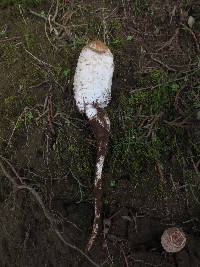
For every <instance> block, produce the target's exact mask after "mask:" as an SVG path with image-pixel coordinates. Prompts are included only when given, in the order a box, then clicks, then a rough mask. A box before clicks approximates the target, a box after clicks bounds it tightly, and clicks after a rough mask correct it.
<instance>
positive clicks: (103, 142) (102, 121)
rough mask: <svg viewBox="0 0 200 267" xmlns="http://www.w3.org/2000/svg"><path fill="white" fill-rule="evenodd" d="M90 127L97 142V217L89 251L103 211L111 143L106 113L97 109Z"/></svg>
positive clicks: (95, 187) (95, 186) (88, 247)
mask: <svg viewBox="0 0 200 267" xmlns="http://www.w3.org/2000/svg"><path fill="white" fill-rule="evenodd" d="M90 125H91V128H92V131H93V133H94V136H95V138H96V140H97V159H96V172H95V185H94V195H95V215H94V222H93V230H92V234H91V237H90V239H89V241H88V245H87V250H88V251H89V250H90V249H91V248H92V246H93V244H94V241H95V239H96V237H97V233H98V229H99V223H100V217H101V209H102V170H103V165H104V161H105V156H106V152H107V147H108V141H109V132H110V120H109V117H108V115H107V114H106V113H105V111H103V110H102V109H97V115H96V116H95V117H94V118H93V119H91V120H90Z"/></svg>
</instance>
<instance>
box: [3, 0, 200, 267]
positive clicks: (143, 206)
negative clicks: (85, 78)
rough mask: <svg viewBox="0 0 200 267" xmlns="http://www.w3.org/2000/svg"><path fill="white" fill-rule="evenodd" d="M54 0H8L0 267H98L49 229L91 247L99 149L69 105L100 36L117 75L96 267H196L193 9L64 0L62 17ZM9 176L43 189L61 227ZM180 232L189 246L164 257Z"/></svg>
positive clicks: (198, 98)
mask: <svg viewBox="0 0 200 267" xmlns="http://www.w3.org/2000/svg"><path fill="white" fill-rule="evenodd" d="M33 2H34V1H33ZM52 3H53V4H52V7H51V9H50V5H49V3H46V2H45V1H43V2H41V3H37V4H35V5H32V6H29V7H27V6H24V5H13V6H10V5H6V4H5V3H4V5H3V6H2V5H1V4H0V80H1V84H0V103H1V106H0V151H1V155H0V163H1V164H2V165H3V166H4V169H5V170H6V172H5V171H3V169H1V170H0V178H1V182H0V221H1V223H0V266H2V267H11V266H13V267H17V266H20V267H32V266H33V267H35V266H38V267H40V266H41V267H44V266H46V267H64V266H73V267H74V266H78V267H79V266H94V264H93V263H91V262H90V261H88V259H87V258H86V257H85V256H83V255H82V254H81V253H80V251H79V252H78V251H76V250H75V249H72V248H69V246H67V245H66V244H64V242H62V240H61V239H60V238H59V237H58V236H57V235H56V232H55V229H57V230H58V231H59V233H61V235H62V236H63V237H64V238H65V240H66V241H67V242H69V243H70V244H73V245H75V246H77V247H78V248H80V249H81V250H82V251H85V249H86V245H87V242H88V238H89V237H90V234H91V230H92V225H93V220H94V203H93V200H94V189H93V187H94V174H95V162H96V141H95V137H94V135H93V133H92V130H91V127H90V124H89V122H88V121H87V119H86V117H84V116H83V115H82V114H79V113H78V110H77V109H76V107H75V101H74V98H73V75H74V70H75V67H76V62H77V59H78V55H79V53H80V51H81V49H82V47H83V46H84V45H85V44H86V43H87V41H89V40H93V39H97V38H98V39H101V40H104V41H105V42H106V43H107V45H108V46H109V48H110V49H111V51H112V53H113V55H114V59H115V71H114V78H113V86H112V102H111V105H110V107H109V108H108V109H107V112H108V115H109V118H110V121H111V131H110V140H109V145H108V153H107V156H106V162H105V166H104V170H103V199H102V209H103V210H102V218H101V229H100V231H99V235H98V238H97V240H96V241H95V244H94V247H93V248H92V250H91V251H90V253H89V257H91V259H92V260H93V261H94V262H95V263H96V264H99V266H116V267H118V266H120V267H121V266H126V267H128V266H134V267H143V266H166V267H170V266H173V267H174V266H175V267H186V266H188V267H190V266H191V267H198V266H200V221H199V220H200V210H199V207H200V199H199V191H200V188H199V185H200V183H199V181H200V161H199V144H200V131H199V129H200V126H199V125H200V124H199V118H200V117H199V114H200V91H199V82H200V71H199V44H200V20H199V18H200V16H199V14H200V13H199V12H200V11H199V10H200V6H199V3H198V1H173V0H164V1H142V0H141V1H75V0H74V1H64V0H63V1H58V3H59V5H58V11H57V13H56V1H52ZM29 8H30V9H31V10H32V11H34V12H36V13H33V12H30V10H29ZM48 12H49V13H48ZM49 14H50V15H52V16H50V18H53V15H55V18H54V21H53V20H52V21H51V22H52V23H51V24H49V23H46V26H45V20H44V18H43V16H44V15H45V16H48V15H49ZM189 16H194V17H195V24H194V26H193V28H190V27H189V26H188V24H187V21H188V17H189ZM55 21H56V23H55ZM62 25H64V27H62ZM99 134H100V133H99ZM6 159H7V160H6ZM9 163H10V165H9ZM9 176H12V177H15V179H16V181H18V182H19V181H20V183H21V182H22V183H23V184H26V185H28V186H30V187H31V188H33V189H34V190H35V192H37V194H38V195H39V196H40V197H41V199H42V201H43V203H44V206H45V208H46V209H47V210H48V211H49V212H50V214H51V216H52V217H54V218H56V228H55V225H54V224H51V223H50V221H49V220H48V218H47V217H46V216H45V213H44V210H43V209H42V208H41V205H40V203H39V202H38V199H37V198H35V196H34V195H33V194H31V193H30V192H28V191H25V190H16V188H15V187H13V185H12V183H11V182H10V180H9ZM174 226H176V227H181V228H182V230H183V231H184V233H185V234H186V236H187V243H186V246H185V248H184V249H183V250H182V251H181V252H178V253H175V254H170V253H166V252H165V251H164V249H163V248H162V246H161V242H160V239H161V235H162V233H163V231H164V230H165V229H167V228H169V227H174ZM96 266H98V265H96Z"/></svg>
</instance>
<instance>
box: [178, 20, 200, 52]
mask: <svg viewBox="0 0 200 267" xmlns="http://www.w3.org/2000/svg"><path fill="white" fill-rule="evenodd" d="M181 25H182V26H183V28H184V29H186V30H187V31H188V32H189V33H190V34H191V35H192V37H193V39H194V42H195V45H196V49H197V52H198V53H200V46H199V41H198V40H197V37H196V35H195V33H194V32H193V31H192V30H191V29H190V28H189V27H188V26H186V25H185V24H183V23H181Z"/></svg>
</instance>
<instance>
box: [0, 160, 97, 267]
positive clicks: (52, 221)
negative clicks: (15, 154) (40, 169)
mask: <svg viewBox="0 0 200 267" xmlns="http://www.w3.org/2000/svg"><path fill="white" fill-rule="evenodd" d="M0 157H1V158H2V159H3V158H4V157H3V156H1V155H0ZM6 162H8V161H7V160H6ZM9 166H10V164H9ZM0 167H1V170H2V172H3V174H4V175H5V176H6V178H7V179H8V180H9V181H10V183H11V184H12V185H13V187H14V189H17V190H23V189H25V190H28V191H29V192H30V193H31V194H32V196H34V198H35V200H36V201H37V202H38V203H39V205H40V207H41V208H42V210H43V213H44V215H45V217H46V218H47V220H48V221H49V223H50V225H51V226H52V229H53V230H54V232H55V234H56V235H57V236H58V238H59V239H60V240H61V241H62V242H63V243H64V244H65V245H66V246H67V247H69V248H72V249H73V250H75V251H77V252H79V253H80V254H81V255H82V256H84V257H85V258H86V259H87V260H88V261H89V262H90V263H91V264H92V265H93V266H95V267H100V265H99V264H97V263H96V262H94V261H93V260H92V259H91V258H90V257H89V256H88V255H87V254H85V253H84V252H83V251H82V250H81V249H80V248H78V247H77V246H75V245H73V244H71V243H69V242H67V241H66V240H65V238H64V237H63V236H62V234H61V233H60V231H59V230H58V228H57V227H56V222H57V220H55V218H53V217H52V215H51V212H50V211H49V210H48V209H47V208H46V207H45V205H44V202H43V201H42V199H41V197H40V195H39V194H38V192H36V191H35V189H34V188H32V187H30V186H28V185H26V184H18V183H17V182H16V181H15V179H14V178H13V177H12V176H11V175H10V174H9V173H8V172H7V171H6V169H5V168H4V166H3V163H2V162H1V161H0ZM12 169H14V167H12ZM14 173H15V174H16V173H17V172H16V170H15V169H14ZM17 176H19V175H17Z"/></svg>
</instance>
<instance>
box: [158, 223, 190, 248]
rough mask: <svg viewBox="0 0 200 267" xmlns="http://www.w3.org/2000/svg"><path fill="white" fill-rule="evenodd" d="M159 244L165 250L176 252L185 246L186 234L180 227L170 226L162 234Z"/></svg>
mask: <svg viewBox="0 0 200 267" xmlns="http://www.w3.org/2000/svg"><path fill="white" fill-rule="evenodd" d="M161 244H162V247H163V248H164V250H165V251H166V252H171V253H176V252H179V251H181V250H182V249H183V248H184V247H185V244H186V236H185V234H184V232H183V230H182V229H180V228H177V227H171V228H168V229H166V230H165V231H164V233H163V234H162V237H161Z"/></svg>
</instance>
